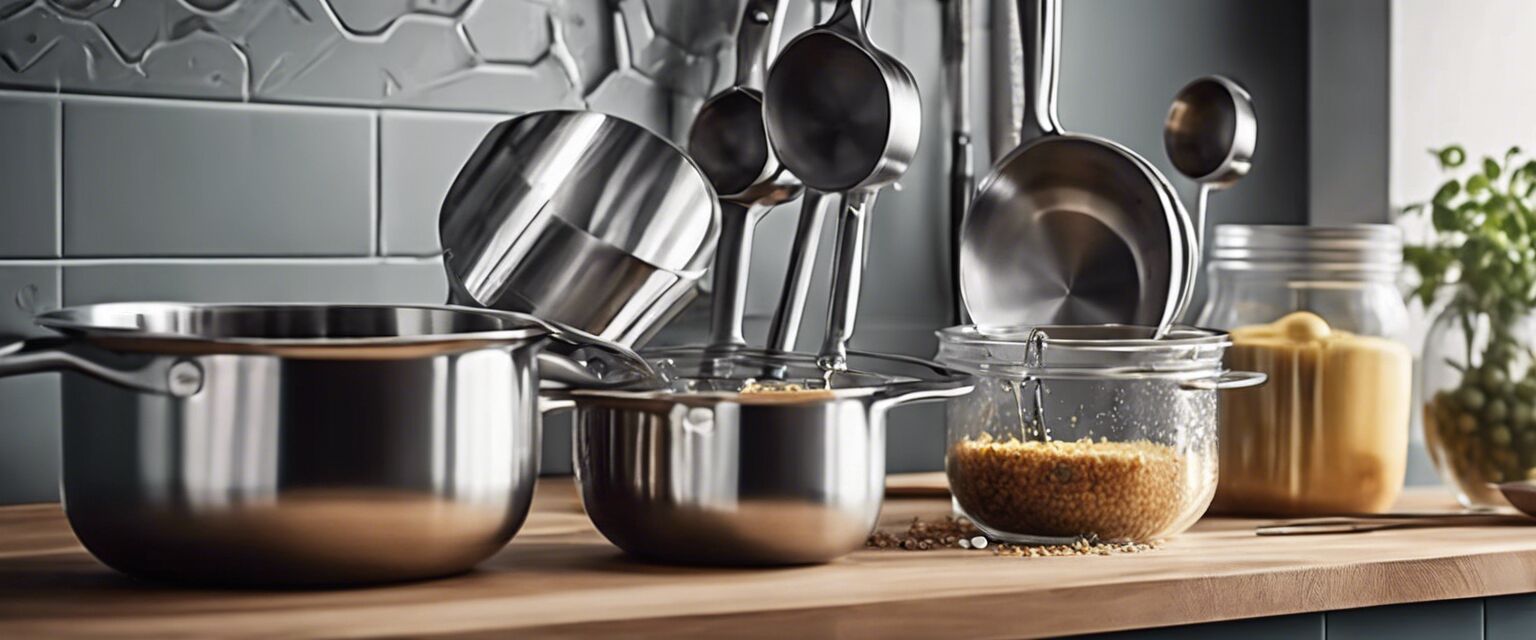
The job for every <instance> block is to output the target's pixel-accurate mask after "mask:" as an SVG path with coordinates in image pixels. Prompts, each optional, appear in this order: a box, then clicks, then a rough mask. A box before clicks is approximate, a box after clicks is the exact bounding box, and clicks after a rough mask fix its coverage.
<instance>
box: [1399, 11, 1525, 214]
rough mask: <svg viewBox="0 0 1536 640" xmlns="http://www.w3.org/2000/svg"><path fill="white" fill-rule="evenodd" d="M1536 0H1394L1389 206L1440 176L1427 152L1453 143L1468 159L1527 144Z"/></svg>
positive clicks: (1416, 195)
mask: <svg viewBox="0 0 1536 640" xmlns="http://www.w3.org/2000/svg"><path fill="white" fill-rule="evenodd" d="M1533 60H1536V2H1531V1H1530V0H1464V1H1458V2H1449V1H1447V0H1393V3H1392V89H1391V92H1392V144H1391V149H1392V150H1391V165H1390V166H1391V171H1390V179H1389V185H1390V186H1389V189H1390V193H1391V203H1392V205H1393V206H1394V207H1396V208H1401V207H1402V206H1404V205H1406V204H1410V203H1413V202H1419V201H1423V200H1427V199H1428V198H1429V196H1430V195H1432V194H1433V193H1434V189H1435V187H1436V186H1437V185H1439V183H1440V182H1441V181H1442V180H1443V179H1444V178H1443V177H1442V175H1441V173H1440V170H1439V167H1438V165H1437V164H1436V163H1435V161H1434V158H1432V157H1430V155H1429V154H1428V153H1427V152H1426V150H1427V149H1429V148H1431V147H1441V146H1444V145H1445V144H1448V143H1452V142H1457V143H1461V144H1464V145H1466V147H1467V152H1468V153H1469V154H1471V155H1472V157H1473V158H1477V157H1481V156H1482V155H1499V154H1502V153H1504V150H1505V149H1507V148H1509V146H1510V145H1513V144H1517V145H1520V146H1521V147H1522V148H1524V149H1525V150H1526V151H1527V152H1528V153H1529V152H1536V73H1533V72H1532V67H1531V63H1532V61H1533Z"/></svg>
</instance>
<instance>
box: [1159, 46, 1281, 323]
mask: <svg viewBox="0 0 1536 640" xmlns="http://www.w3.org/2000/svg"><path fill="white" fill-rule="evenodd" d="M1258 135H1259V123H1258V117H1257V116H1256V115H1255V114H1254V110H1253V98H1252V97H1250V96H1249V95H1248V90H1247V89H1244V88H1243V87H1242V85H1240V84H1238V83H1237V82H1236V81H1234V80H1232V79H1230V78H1227V77H1225V76H1219V75H1211V76H1205V77H1203V78H1196V79H1195V80H1193V81H1191V82H1190V83H1189V84H1186V85H1184V88H1182V89H1179V93H1178V94H1177V95H1176V96H1175V97H1174V100H1173V106H1172V107H1170V108H1169V109H1168V118H1167V120H1166V121H1165V122H1164V124H1163V149H1164V151H1166V152H1167V154H1168V160H1169V161H1171V162H1172V163H1173V166H1174V168H1175V169H1178V170H1179V173H1182V174H1184V175H1185V176H1186V177H1188V178H1190V179H1192V180H1194V181H1195V182H1197V183H1199V185H1200V191H1199V195H1198V196H1197V199H1196V200H1195V215H1194V219H1193V221H1192V222H1193V224H1194V227H1195V251H1194V252H1192V253H1191V254H1190V257H1191V258H1193V262H1191V270H1190V273H1191V275H1190V277H1189V278H1187V280H1188V282H1187V283H1186V284H1185V286H1184V297H1183V300H1182V301H1181V303H1180V305H1179V315H1180V316H1182V315H1183V313H1184V309H1185V308H1187V307H1188V306H1189V301H1190V299H1191V298H1192V297H1193V296H1194V292H1195V280H1196V279H1197V278H1198V276H1199V264H1200V261H1201V258H1202V257H1203V256H1204V255H1205V227H1206V224H1207V222H1206V220H1207V216H1206V201H1207V199H1208V198H1209V197H1210V193H1211V192H1212V191H1219V190H1222V189H1226V188H1227V187H1230V186H1232V185H1234V184H1236V183H1237V181H1238V180H1240V179H1242V177H1243V176H1246V175H1248V170H1249V169H1251V168H1252V167H1253V152H1254V147H1255V146H1256V145H1257V143H1258Z"/></svg>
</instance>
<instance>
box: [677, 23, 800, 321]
mask: <svg viewBox="0 0 1536 640" xmlns="http://www.w3.org/2000/svg"><path fill="white" fill-rule="evenodd" d="M778 9H779V2H778V0H749V1H748V2H747V4H746V11H745V13H744V15H743V16H742V18H741V26H740V28H739V30H738V33H737V38H736V84H735V85H734V86H732V87H731V88H729V89H726V90H725V91H722V92H720V93H718V94H716V95H714V96H713V97H711V98H710V99H709V100H708V101H706V102H705V103H704V106H703V107H702V108H701V109H700V110H699V115H698V117H697V118H695V119H694V121H693V127H692V129H691V130H690V131H689V134H688V152H689V154H690V155H692V156H693V158H694V161H695V162H698V163H699V166H700V168H701V169H703V171H704V174H705V175H706V176H708V177H709V180H710V182H711V184H712V185H713V186H714V188H715V191H716V192H718V193H720V194H721V196H720V243H719V245H718V246H717V248H716V249H715V273H714V281H713V282H714V293H713V295H714V302H713V306H712V308H711V316H712V317H711V319H710V325H711V328H710V344H711V345H713V346H715V347H739V346H745V345H746V343H747V342H746V339H745V337H744V336H743V335H742V328H741V323H742V314H743V312H744V311H745V308H746V301H747V286H746V285H747V282H746V281H747V277H746V276H747V271H748V269H749V268H750V266H751V260H752V235H753V230H754V229H755V228H756V227H757V223H758V222H759V221H760V220H761V219H762V217H763V215H764V214H766V213H767V212H768V211H769V210H771V209H772V208H773V207H774V206H776V205H778V204H782V203H784V202H788V201H790V200H793V199H795V198H796V197H798V196H799V195H800V192H801V190H802V187H801V184H800V181H799V179H797V178H796V177H795V176H794V175H793V174H792V173H790V172H789V171H787V170H786V169H785V167H784V165H783V163H781V162H780V161H779V159H778V157H777V156H776V155H775V154H774V152H773V149H772V147H771V146H770V145H769V144H768V138H767V133H766V130H765V129H764V127H763V94H762V91H761V87H762V85H763V73H764V71H763V69H764V67H765V66H766V64H765V58H766V57H767V56H768V55H769V53H770V52H771V51H772V50H773V49H774V44H776V42H777V40H778V31H779V30H780V29H782V27H783V21H782V20H780V19H779V15H778V14H779V10H778Z"/></svg>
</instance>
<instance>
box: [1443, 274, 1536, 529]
mask: <svg viewBox="0 0 1536 640" xmlns="http://www.w3.org/2000/svg"><path fill="white" fill-rule="evenodd" d="M1532 345H1536V317H1533V316H1532V315H1531V314H1530V313H1523V314H1516V315H1514V316H1511V317H1509V318H1503V319H1495V318H1493V317H1491V316H1489V315H1488V314H1486V313H1477V312H1473V311H1468V310H1467V307H1466V306H1465V305H1464V304H1461V303H1460V301H1452V302H1451V304H1450V305H1448V306H1447V307H1446V309H1445V310H1444V311H1443V312H1441V314H1440V316H1439V317H1438V318H1436V319H1435V322H1434V324H1433V325H1431V326H1430V329H1429V334H1428V335H1427V336H1426V338H1425V341H1424V370H1423V374H1422V375H1423V378H1422V383H1423V389H1424V397H1425V398H1426V399H1427V400H1426V402H1425V405H1424V443H1425V445H1426V446H1427V447H1428V448H1429V457H1430V459H1431V460H1433V461H1434V463H1435V468H1436V469H1438V470H1439V471H1440V476H1441V478H1443V479H1444V480H1445V483H1446V484H1447V485H1449V486H1450V487H1451V488H1452V489H1454V490H1455V491H1456V496H1457V499H1458V500H1460V501H1461V503H1462V504H1463V505H1465V506H1467V507H1471V508H1486V507H1499V506H1507V505H1508V502H1506V501H1505V500H1504V497H1503V496H1502V495H1501V494H1500V493H1499V491H1498V489H1496V488H1495V487H1493V486H1492V485H1493V484H1494V483H1499V482H1508V481H1515V480H1531V479H1536V361H1533V358H1532V352H1531V347H1532Z"/></svg>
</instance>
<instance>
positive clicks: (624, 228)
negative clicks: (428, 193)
mask: <svg viewBox="0 0 1536 640" xmlns="http://www.w3.org/2000/svg"><path fill="white" fill-rule="evenodd" d="M438 232H439V236H440V239H441V242H442V246H443V249H444V250H445V252H446V253H445V256H444V264H445V266H446V268H447V270H448V273H449V276H450V277H449V280H450V284H451V286H452V294H451V296H452V297H451V301H452V302H455V303H458V304H465V305H473V306H481V307H487V308H493V309H502V310H509V311H522V312H526V313H530V314H534V315H537V316H539V317H541V318H544V319H546V320H552V321H556V322H561V323H564V324H567V325H570V326H573V327H576V328H579V329H582V330H585V331H587V332H589V333H593V334H596V335H599V336H601V337H603V338H605V339H610V340H614V341H618V342H620V343H623V344H636V343H639V342H643V341H644V340H645V339H646V338H648V337H649V336H650V335H651V333H653V332H654V331H655V330H657V329H659V327H660V325H661V324H662V323H663V322H664V321H665V320H667V319H669V318H671V316H672V315H674V314H675V313H676V312H677V311H678V310H679V309H681V307H682V306H683V305H684V304H685V303H686V302H688V300H689V299H690V298H691V296H692V295H693V294H694V285H695V283H696V282H697V280H698V278H699V277H700V276H702V274H703V271H704V267H705V266H707V264H708V262H709V259H710V257H711V256H712V255H713V252H714V248H715V243H716V239H717V236H718V234H719V205H718V204H717V203H716V201H715V192H714V189H713V188H712V187H711V186H710V184H709V181H708V180H707V179H706V178H705V176H704V174H703V172H702V171H700V170H699V168H698V167H697V166H696V165H695V164H694V162H693V160H691V159H689V157H688V156H687V154H685V153H683V151H682V150H681V149H678V148H677V147H676V146H674V145H672V144H671V143H670V142H668V141H666V140H664V139H662V138H660V137H658V136H656V135H654V134H652V133H650V132H648V131H646V130H645V129H644V128H642V127H640V126H639V125H636V124H633V123H630V122H627V121H625V120H622V119H619V118H616V117H613V116H609V115H604V114H599V113H592V112H585V111H544V112H537V113H530V114H526V115H523V116H519V117H516V118H513V119H511V120H508V121H506V122H503V123H501V124H499V125H497V126H496V127H495V128H493V129H492V130H491V131H490V132H489V133H488V134H486V137H485V139H484V140H482V141H481V143H480V146H479V147H478V148H477V149H476V150H475V152H474V154H473V155H472V156H470V158H469V160H468V162H466V163H465V165H464V167H463V168H462V169H461V170H460V171H459V175H458V177H457V178H456V179H455V180H454V183H453V186H452V188H450V190H449V192H448V195H447V197H446V198H445V200H444V202H443V208H442V211H441V212H440V214H439V217H438Z"/></svg>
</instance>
